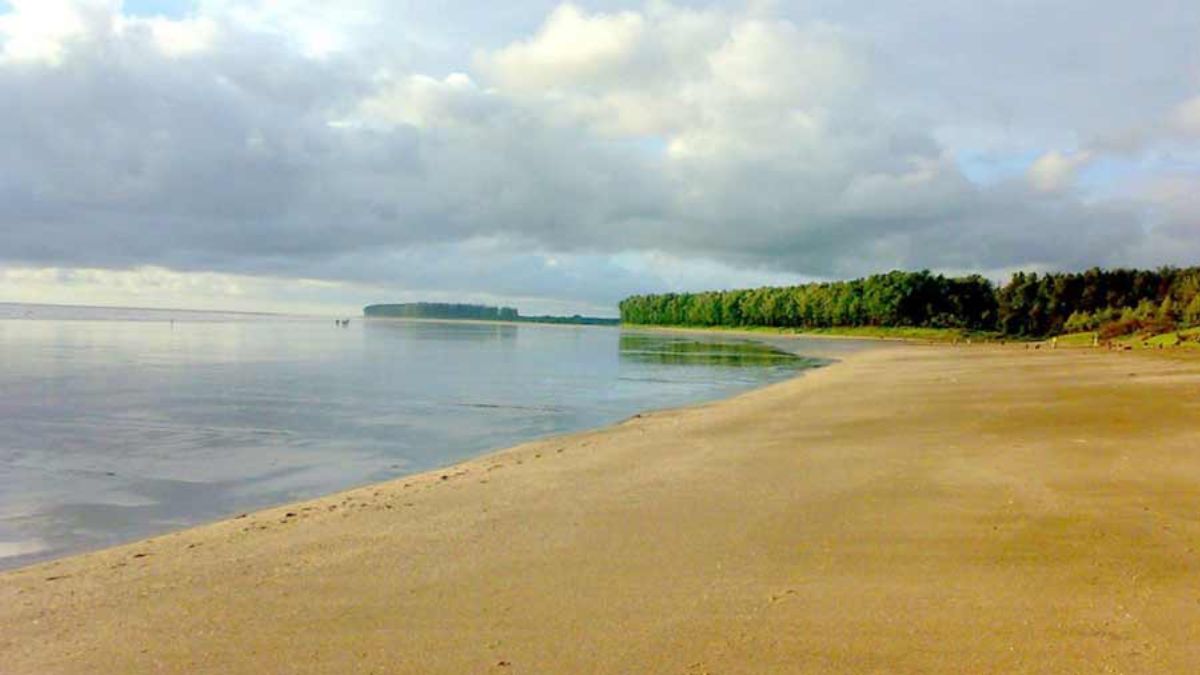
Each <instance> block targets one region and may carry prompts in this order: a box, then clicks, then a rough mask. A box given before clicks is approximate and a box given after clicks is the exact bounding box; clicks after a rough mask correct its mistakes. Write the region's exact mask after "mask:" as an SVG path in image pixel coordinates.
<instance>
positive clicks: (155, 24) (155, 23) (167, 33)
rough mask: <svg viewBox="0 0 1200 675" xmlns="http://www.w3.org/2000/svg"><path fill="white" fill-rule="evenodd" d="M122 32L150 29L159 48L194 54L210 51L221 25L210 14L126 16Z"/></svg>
mask: <svg viewBox="0 0 1200 675" xmlns="http://www.w3.org/2000/svg"><path fill="white" fill-rule="evenodd" d="M119 30H121V31H122V32H124V31H129V32H132V33H136V32H138V31H143V30H144V31H148V32H149V34H150V37H151V39H152V40H153V41H154V44H155V45H156V46H157V47H158V49H159V50H160V51H161V52H162V53H163V54H165V55H167V56H169V57H185V56H194V55H196V54H199V53H202V52H204V51H207V50H208V49H210V48H211V47H212V46H213V43H214V41H215V40H216V38H217V34H218V26H217V23H216V22H215V21H213V20H212V19H209V18H207V17H200V18H195V19H179V20H173V19H166V18H163V17H151V18H140V17H135V18H124V19H122V20H121V22H120V28H119Z"/></svg>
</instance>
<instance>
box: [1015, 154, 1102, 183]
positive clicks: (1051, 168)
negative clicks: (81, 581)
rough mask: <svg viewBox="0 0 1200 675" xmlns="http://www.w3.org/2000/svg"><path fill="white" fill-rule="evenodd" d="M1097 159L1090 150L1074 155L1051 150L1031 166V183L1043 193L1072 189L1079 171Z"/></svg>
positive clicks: (1029, 173)
mask: <svg viewBox="0 0 1200 675" xmlns="http://www.w3.org/2000/svg"><path fill="white" fill-rule="evenodd" d="M1095 159H1096V156H1095V154H1094V153H1092V152H1091V151H1088V150H1082V151H1079V152H1074V153H1062V152H1059V151H1057V150H1051V151H1050V152H1047V153H1046V154H1044V155H1042V156H1041V157H1038V158H1037V159H1036V160H1035V161H1034V162H1033V164H1032V165H1030V167H1029V172H1028V176H1029V182H1030V183H1031V184H1032V185H1033V187H1034V188H1036V189H1038V190H1041V191H1042V192H1057V191H1059V190H1064V189H1066V188H1068V187H1071V185H1072V184H1073V183H1074V181H1075V176H1076V174H1078V173H1079V170H1080V169H1082V168H1083V167H1085V166H1087V165H1088V164H1089V163H1091V162H1092V161H1094V160H1095Z"/></svg>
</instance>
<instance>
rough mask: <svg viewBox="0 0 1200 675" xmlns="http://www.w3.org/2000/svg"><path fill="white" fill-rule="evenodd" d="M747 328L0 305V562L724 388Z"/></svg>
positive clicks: (779, 361) (314, 491)
mask: <svg viewBox="0 0 1200 675" xmlns="http://www.w3.org/2000/svg"><path fill="white" fill-rule="evenodd" d="M817 363H818V362H817V361H816V360H810V359H804V358H797V357H796V356H794V355H792V354H789V353H786V352H784V351H781V350H779V349H776V348H774V347H772V346H769V345H766V344H763V343H762V342H757V341H748V340H743V339H740V338H725V337H708V336H699V337H697V336H691V335H660V334H645V333H630V332H622V331H620V330H619V329H615V328H606V327H567V326H536V325H528V324H523V325H507V324H482V323H462V322H457V323H455V322H416V321H397V320H372V321H363V320H355V321H353V322H352V323H351V325H350V326H349V327H347V328H340V327H337V326H335V325H334V322H333V320H332V319H320V320H318V319H304V318H290V317H278V316H263V315H229V314H209V313H191V312H169V311H148V310H107V309H95V308H57V307H38V306H32V305H0V567H13V566H17V565H22V564H26V563H29V562H34V561H37V560H42V559H46V558H51V557H55V556H59V555H63V554H66V553H70V552H76V551H81V550H87V549H92V548H97V547H102V546H107V545H112V544H116V543H120V542H123V541H129V540H133V539H137V538H142V537H146V536H150V535H153V534H156V533H160V532H163V531H168V530H172V529H178V528H181V527H186V526H189V525H194V524H197V523H201V522H205V521H210V520H214V519H217V518H220V517H222V516H225V515H229V514H233V513H237V512H241V511H245V510H249V509H255V508H260V507H264V506H268V505H272V504H278V503H283V502H287V501H292V500H297V499H303V498H308V497H313V496H317V495H321V494H326V493H329V492H333V491H337V490H341V489H345V488H348V487H352V486H354V485H360V484H363V483H368V482H374V481H380V480H385V479H388V478H393V477H396V476H400V475H404V474H410V473H414V472H419V471H423V470H428V469H432V468H436V467H438V466H444V465H447V464H451V463H454V462H456V461H460V460H462V459H465V458H468V457H472V456H476V455H479V454H481V453H482V452H484V451H487V450H489V449H496V448H502V447H507V446H510V445H514V444H516V443H518V442H522V441H525V440H529V439H532V438H535V437H539V436H544V435H548V434H557V433H564V432H569V431H576V430H581V429H586V428H591V427H597V426H602V425H605V424H610V423H613V422H615V421H618V420H620V419H623V418H625V417H628V416H630V415H632V414H634V413H636V412H639V411H642V410H647V409H653V408H662V407H670V406H678V405H683V404H687V403H694V402H698V401H703V400H710V399H715V398H720V397H724V396H728V395H730V394H733V393H736V392H738V391H742V390H746V389H750V388H753V387H757V386H761V385H763V384H767V383H770V382H774V381H778V380H781V379H784V378H787V377H789V376H791V375H793V374H794V373H796V372H797V370H800V369H803V368H807V367H811V366H813V365H816V364H817Z"/></svg>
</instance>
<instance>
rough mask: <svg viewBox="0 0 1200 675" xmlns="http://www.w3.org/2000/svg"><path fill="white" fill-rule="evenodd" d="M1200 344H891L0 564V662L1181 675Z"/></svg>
mask: <svg viewBox="0 0 1200 675" xmlns="http://www.w3.org/2000/svg"><path fill="white" fill-rule="evenodd" d="M1198 506H1200V362H1198V361H1194V360H1193V361H1187V360H1172V359H1168V358H1161V357H1154V356H1148V355H1136V354H1115V353H1108V352H1103V353H1100V352H1094V351H1090V350H1089V351H1072V352H1067V351H1048V350H1043V351H1037V352H1034V351H1030V350H1025V349H1020V348H1016V349H1014V348H1003V347H952V346H941V347H913V346H906V347H894V348H881V349H878V350H872V351H867V352H863V353H859V354H854V355H851V356H849V357H847V358H846V359H845V360H844V361H843V362H841V363H838V364H836V365H834V366H831V367H828V368H824V369H821V370H818V371H813V372H809V373H807V374H805V375H804V376H802V377H800V378H797V379H795V380H792V381H789V382H785V383H782V384H779V385H775V386H772V387H768V388H766V389H762V390H758V391H754V392H750V393H748V394H745V395H742V396H739V397H737V398H734V399H731V400H728V401H723V402H718V403H713V404H709V405H703V406H698V407H693V408H687V409H682V410H674V411H665V412H657V413H652V414H648V415H643V416H640V417H638V418H636V419H633V420H630V421H628V422H626V423H624V424H621V425H617V426H615V427H613V428H610V429H606V430H602V431H597V432H592V433H585V434H578V435H574V436H568V437H562V438H556V439H550V440H547V441H542V442H537V443H532V444H528V445H524V446H520V447H518V448H514V449H512V450H507V451H504V452H500V453H496V454H493V455H489V456H487V457H484V458H481V459H479V460H476V461H473V462H469V463H466V464H462V465H459V466H456V467H453V468H451V469H448V470H445V471H441V472H435V473H432V474H426V475H422V476H418V477H413V478H408V479H403V480H399V481H395V482H392V483H388V484H383V485H379V486H372V487H368V488H363V489H360V490H356V491H353V492H349V493H344V494H340V495H335V496H332V497H328V498H325V499H321V500H317V501H313V502H307V503H303V504H296V505H292V506H287V507H282V508H278V509H272V510H269V511H265V512H261V513H255V514H250V515H247V516H245V517H241V518H235V519H232V520H229V521H225V522H221V523H217V524H214V525H210V526H206V527H201V528H197V529H193V530H188V531H185V532H180V533H177V534H172V535H167V536H164V537H159V538H156V539H153V540H150V541H145V542H140V543H137V544H134V545H130V546H125V547H120V548H116V549H111V550H107V551H102V552H98V553H93V554H88V555H83V556H78V557H74V558H69V559H65V560H61V561H56V562H52V563H48V564H43V565H38V566H35V567H30V568H26V569H22V570H17V571H14V572H9V573H6V574H3V575H0V672H3V673H58V672H69V673H74V672H220V673H274V672H412V673H429V672H446V673H467V672H471V673H478V672H498V673H499V672H514V673H515V672H523V673H573V672H605V673H628V672H666V673H670V672H676V673H703V672H712V673H739V672H755V673H761V672H780V673H783V672H787V673H794V672H857V673H863V672H972V673H986V672H994V673H1012V672H1037V673H1054V672H1061V673H1080V672H1156V673H1158V672H1179V673H1192V672H1197V671H1200V640H1197V636H1198V635H1200V584H1197V580H1198V579H1200V554H1198V552H1197V549H1198V548H1200V508H1198Z"/></svg>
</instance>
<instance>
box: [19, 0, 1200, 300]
mask: <svg viewBox="0 0 1200 675" xmlns="http://www.w3.org/2000/svg"><path fill="white" fill-rule="evenodd" d="M0 147H2V148H3V152H0V206H2V208H0V302H3V301H7V302H48V303H68V304H99V305H125V306H130V305H132V306H142V307H184V308H201V309H203V308H221V309H239V310H262V311H287V312H306V313H320V314H351V313H357V312H358V311H359V308H361V306H362V305H365V304H368V303H375V302H389V301H412V300H435V301H472V302H486V303H497V304H499V303H502V304H506V305H515V306H517V307H519V308H520V309H521V310H522V312H523V313H526V314H534V313H546V312H549V313H566V314H574V313H582V314H594V315H609V316H611V315H614V314H615V311H616V303H617V302H618V301H619V300H620V299H621V298H623V297H625V296H627V295H630V294H633V293H642V292H662V291H685V290H704V289H712V288H729V287H747V286H760V285H767V284H791V283H801V282H806V281H812V280H827V279H841V278H850V277H857V276H862V275H866V274H872V273H877V272H885V271H888V270H891V269H931V270H934V271H937V272H943V273H947V274H962V273H982V274H985V275H988V276H989V277H992V278H995V279H1003V278H1004V277H1005V276H1006V275H1007V274H1009V273H1011V272H1012V271H1013V270H1016V269H1026V270H1045V271H1049V270H1078V269H1083V268H1086V267H1090V266H1093V265H1100V266H1159V265H1196V264H1200V3H1197V2H1195V0H1146V1H1145V2H1140V3H1131V2H1128V1H1127V0H1002V1H997V2H987V3H966V2H961V0H908V1H904V2H901V1H899V0H894V1H890V2H885V1H882V0H838V1H836V2H835V1H833V0H806V1H803V2H802V1H799V0H794V1H784V0H780V1H777V2H772V1H770V0H750V1H749V2H711V3H700V2H664V1H658V0H649V1H629V2H625V1H617V0H600V1H596V2H586V1H582V0H581V1H579V2H566V3H560V2H553V1H543V0H509V1H507V2H501V3H495V2H479V1H478V0H476V1H473V2H466V1H463V0H444V1H442V2H437V3H432V2H423V1H418V0H340V1H339V2H337V3H330V2H321V1H308V0H244V1H236V0H124V2H122V1H120V0H8V1H7V2H4V1H3V0H0Z"/></svg>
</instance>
